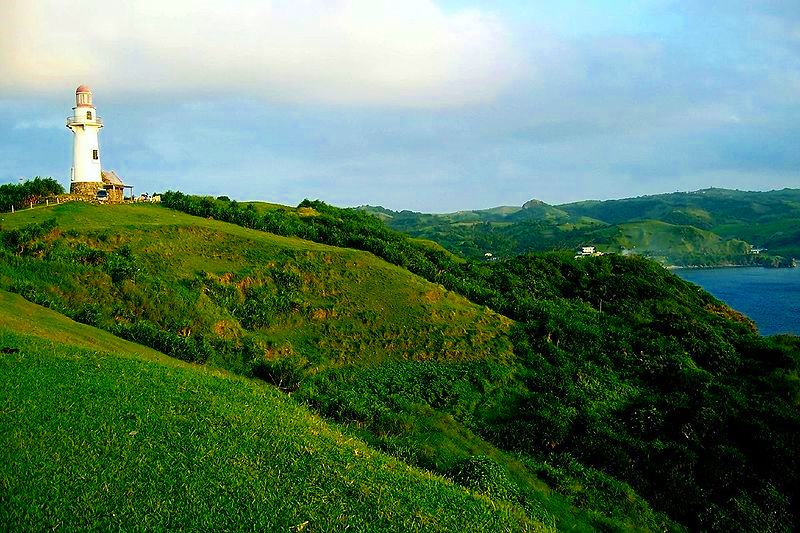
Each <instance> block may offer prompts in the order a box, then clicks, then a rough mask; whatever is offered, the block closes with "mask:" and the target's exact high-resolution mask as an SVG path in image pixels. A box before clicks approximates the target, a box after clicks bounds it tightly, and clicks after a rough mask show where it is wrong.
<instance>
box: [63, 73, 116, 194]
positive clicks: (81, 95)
mask: <svg viewBox="0 0 800 533" xmlns="http://www.w3.org/2000/svg"><path fill="white" fill-rule="evenodd" d="M72 110H73V111H74V112H73V114H72V116H71V117H67V128H69V129H70V130H71V131H72V138H73V139H72V169H71V171H70V185H69V192H70V194H74V195H76V196H83V197H86V198H91V199H95V198H105V199H108V200H110V201H119V202H121V201H122V199H123V196H124V195H123V191H124V190H125V189H126V188H131V187H130V186H129V185H125V184H123V183H122V180H121V179H120V178H119V176H117V175H116V174H115V173H114V172H113V171H111V172H106V171H104V170H103V169H102V168H101V166H100V142H99V140H98V138H97V136H98V135H97V134H98V133H99V132H100V128H102V127H103V121H102V119H101V118H100V117H99V116H97V109H95V107H94V104H93V103H92V90H91V89H90V88H89V87H87V86H86V85H81V86H79V87H78V88H77V89H76V90H75V107H73V108H72ZM99 191H106V192H105V193H99ZM98 193H99V194H98Z"/></svg>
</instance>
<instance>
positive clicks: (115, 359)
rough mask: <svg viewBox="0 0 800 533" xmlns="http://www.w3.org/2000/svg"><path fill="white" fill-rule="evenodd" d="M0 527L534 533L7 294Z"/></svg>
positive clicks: (350, 444)
mask: <svg viewBox="0 0 800 533" xmlns="http://www.w3.org/2000/svg"><path fill="white" fill-rule="evenodd" d="M0 346H2V347H3V348H5V349H6V350H5V351H6V352H13V351H14V350H18V352H15V353H4V354H2V355H0V381H2V382H3V383H4V384H5V385H4V386H3V387H2V388H0V405H2V406H3V408H2V410H0V447H1V448H2V449H3V450H4V452H3V454H4V457H3V461H2V462H1V463H0V502H1V503H0V527H2V529H4V530H9V531H10V530H20V529H50V528H56V527H66V528H68V529H84V528H93V529H117V528H124V529H128V528H137V529H138V528H144V529H161V528H170V529H172V528H180V529H223V528H224V529H259V530H271V531H275V530H289V529H290V528H291V529H293V530H307V531H322V530H328V531H330V530H337V529H341V528H343V527H346V526H347V527H350V528H352V529H355V530H363V529H380V530H385V531H389V530H395V531H408V530H419V529H423V528H434V529H441V530H450V531H463V530H465V529H470V530H472V529H478V530H486V531H496V530H497V528H498V527H499V528H501V529H506V530H512V529H513V530H518V529H519V530H524V529H528V530H536V529H542V525H541V524H538V525H537V524H535V523H532V522H529V521H528V519H527V518H526V517H525V515H524V513H523V512H522V511H521V510H519V509H514V508H513V507H512V506H510V505H508V504H504V503H501V502H493V501H490V500H489V499H488V498H487V497H485V496H481V497H478V496H475V495H471V494H470V493H469V492H467V491H466V490H464V489H462V488H461V487H459V486H458V485H454V484H453V483H451V482H448V481H446V480H443V479H442V478H437V477H435V476H432V475H430V474H429V473H425V472H422V471H419V470H415V469H413V468H410V467H409V466H407V465H405V464H403V463H401V462H399V461H396V460H394V459H392V458H389V457H387V456H386V455H384V454H382V453H379V452H376V451H374V450H372V449H370V448H369V447H367V446H366V445H365V444H364V443H363V442H360V441H359V440H356V439H353V438H352V437H348V436H346V435H344V434H342V433H341V432H339V431H338V430H336V429H334V428H332V427H330V426H328V425H327V424H326V423H325V422H323V421H321V420H320V419H319V418H317V417H316V416H314V415H312V414H311V413H309V412H308V411H307V410H306V409H303V408H301V407H298V406H297V405H296V404H295V403H294V402H293V401H291V400H290V399H289V398H287V397H286V396H284V395H282V394H280V393H279V392H277V391H276V390H275V389H274V388H272V387H269V386H266V385H264V384H263V383H261V382H259V381H256V380H249V379H244V378H240V377H234V376H231V375H230V374H227V373H224V372H219V371H212V370H208V369H205V368H203V367H198V366H195V365H189V364H186V363H181V362H179V361H176V360H175V359H172V358H169V357H166V356H164V355H162V354H160V353H158V352H155V351H153V350H150V349H148V348H144V347H142V346H139V345H136V344H134V343H131V342H127V341H123V340H121V339H118V338H116V337H114V336H112V335H110V334H108V333H106V332H104V331H100V330H97V329H95V328H92V327H90V326H86V325H82V324H78V323H75V322H72V321H71V320H69V319H66V318H65V317H63V316H61V315H58V314H56V313H54V312H52V311H49V310H47V309H44V308H41V307H39V306H37V305H34V304H31V303H29V302H27V301H25V300H23V299H22V298H20V297H19V296H16V295H12V294H9V293H7V292H5V291H0Z"/></svg>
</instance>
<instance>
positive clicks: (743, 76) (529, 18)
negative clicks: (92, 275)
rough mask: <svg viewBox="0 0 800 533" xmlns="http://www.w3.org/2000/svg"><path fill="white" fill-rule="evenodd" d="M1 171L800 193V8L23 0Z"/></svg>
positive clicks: (15, 174)
mask: <svg viewBox="0 0 800 533" xmlns="http://www.w3.org/2000/svg"><path fill="white" fill-rule="evenodd" d="M0 15H1V16H0V25H2V27H0V114H1V115H2V116H3V117H5V119H4V120H3V121H2V123H0V183H7V182H17V181H18V180H19V178H20V177H24V178H30V177H33V176H37V175H39V176H51V177H53V178H56V179H58V180H59V181H61V182H62V183H63V184H64V185H65V186H68V181H69V172H70V166H71V158H72V138H71V137H72V134H71V133H70V131H69V130H67V129H66V127H65V118H66V117H67V116H68V115H70V114H71V113H72V109H71V108H72V107H73V106H74V105H75V101H74V98H75V97H74V92H75V88H76V87H77V86H78V85H80V84H86V85H89V86H90V87H92V89H93V91H94V102H95V105H96V106H97V110H98V114H99V115H100V116H101V117H102V118H103V120H104V123H105V127H104V128H103V129H102V130H101V132H100V147H101V162H102V165H103V167H104V168H107V169H114V170H115V171H116V172H117V173H118V174H119V175H121V176H122V177H123V179H124V180H125V181H126V182H128V183H131V184H133V185H134V186H135V191H136V192H137V193H139V192H156V191H164V190H168V189H171V190H181V191H184V192H188V193H195V194H210V195H215V196H216V195H227V196H229V197H231V198H235V199H239V200H265V201H271V202H276V203H283V204H290V205H296V204H297V203H299V202H300V201H301V200H303V199H304V198H311V199H321V200H324V201H326V202H329V203H332V204H335V205H341V206H357V205H365V204H369V205H383V206H385V207H388V208H391V209H412V210H417V211H426V212H447V211H455V210H462V209H478V208H488V207H493V206H497V205H521V204H522V203H524V202H526V201H527V200H530V199H533V198H536V199H540V200H543V201H545V202H548V203H552V204H558V203H565V202H570V201H577V200H583V199H590V198H591V199H607V198H622V197H630V196H639V195H644V194H657V193H663V192H673V191H679V190H680V191H687V190H697V189H702V188H706V187H726V188H735V189H746V190H769V189H778V188H784V187H800V2H798V1H797V0H785V1H784V0H728V1H725V0H707V1H702V2H698V1H696V0H685V1H670V0H639V1H624V0H605V1H599V0H582V1H578V0H554V1H545V0H542V1H537V0H528V1H524V0H494V1H492V2H477V1H469V0H438V1H436V0H403V1H402V2H398V1H396V0H273V1H269V0H260V1H250V0H244V1H226V2H222V1H208V0H192V1H189V0H170V1H169V2H164V1H163V0H159V1H156V0H139V1H137V2H127V1H125V2H120V1H115V0H104V1H95V0H74V1H71V2H63V1H61V0H0Z"/></svg>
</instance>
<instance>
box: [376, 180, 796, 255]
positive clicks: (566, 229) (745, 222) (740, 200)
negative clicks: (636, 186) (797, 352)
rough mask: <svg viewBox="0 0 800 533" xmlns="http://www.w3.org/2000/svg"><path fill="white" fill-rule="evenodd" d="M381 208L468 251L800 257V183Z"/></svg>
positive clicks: (402, 225) (385, 215) (394, 223)
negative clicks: (553, 202)
mask: <svg viewBox="0 0 800 533" xmlns="http://www.w3.org/2000/svg"><path fill="white" fill-rule="evenodd" d="M364 209H366V210H368V211H370V212H380V213H381V217H382V219H383V220H384V221H385V223H386V224H388V225H389V226H390V227H392V228H394V229H397V230H399V231H404V232H406V233H409V234H410V235H414V236H417V237H423V238H429V239H433V240H436V241H437V242H440V243H441V244H442V245H444V246H445V247H446V248H448V249H449V250H451V251H453V252H456V253H460V254H462V255H464V256H467V257H474V258H477V257H481V256H483V254H484V253H486V252H492V253H493V254H494V255H495V256H502V257H510V256H513V255H516V254H519V253H524V252H528V251H547V250H554V249H572V248H574V247H576V246H579V245H582V244H594V245H597V246H598V247H599V248H600V249H602V250H604V251H609V252H617V253H620V252H623V251H625V252H626V253H627V252H631V251H633V252H635V253H640V254H643V255H646V256H648V257H652V258H654V259H657V260H659V261H661V262H662V263H669V264H675V265H713V264H725V263H735V264H751V263H753V264H767V263H769V264H771V263H774V262H778V263H779V262H780V261H778V260H774V259H767V258H764V257H753V256H752V255H750V254H748V251H749V249H750V248H751V247H758V248H767V255H769V256H772V257H775V256H779V257H784V258H792V257H800V229H798V228H800V190H797V189H784V190H780V191H769V192H746V191H732V190H726V189H705V190H701V191H695V192H689V193H673V194H661V195H654V196H642V197H638V198H627V199H622V200H608V201H596V200H592V201H584V202H576V203H571V204H564V205H559V206H550V205H548V204H545V203H543V202H541V201H538V200H531V201H530V202H527V203H526V204H524V205H523V206H522V207H518V208H510V207H503V208H494V209H486V210H479V211H470V212H468V213H469V217H466V216H465V214H464V212H459V213H451V214H442V215H429V214H422V213H414V212H411V211H401V212H393V211H389V210H386V209H383V208H371V207H365V208H364Z"/></svg>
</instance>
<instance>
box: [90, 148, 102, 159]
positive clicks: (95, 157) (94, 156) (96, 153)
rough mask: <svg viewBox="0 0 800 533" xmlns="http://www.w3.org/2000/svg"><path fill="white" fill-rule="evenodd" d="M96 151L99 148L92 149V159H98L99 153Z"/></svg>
mask: <svg viewBox="0 0 800 533" xmlns="http://www.w3.org/2000/svg"><path fill="white" fill-rule="evenodd" d="M98 152H99V150H92V159H95V160H97V159H100V154H99V153H98Z"/></svg>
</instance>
